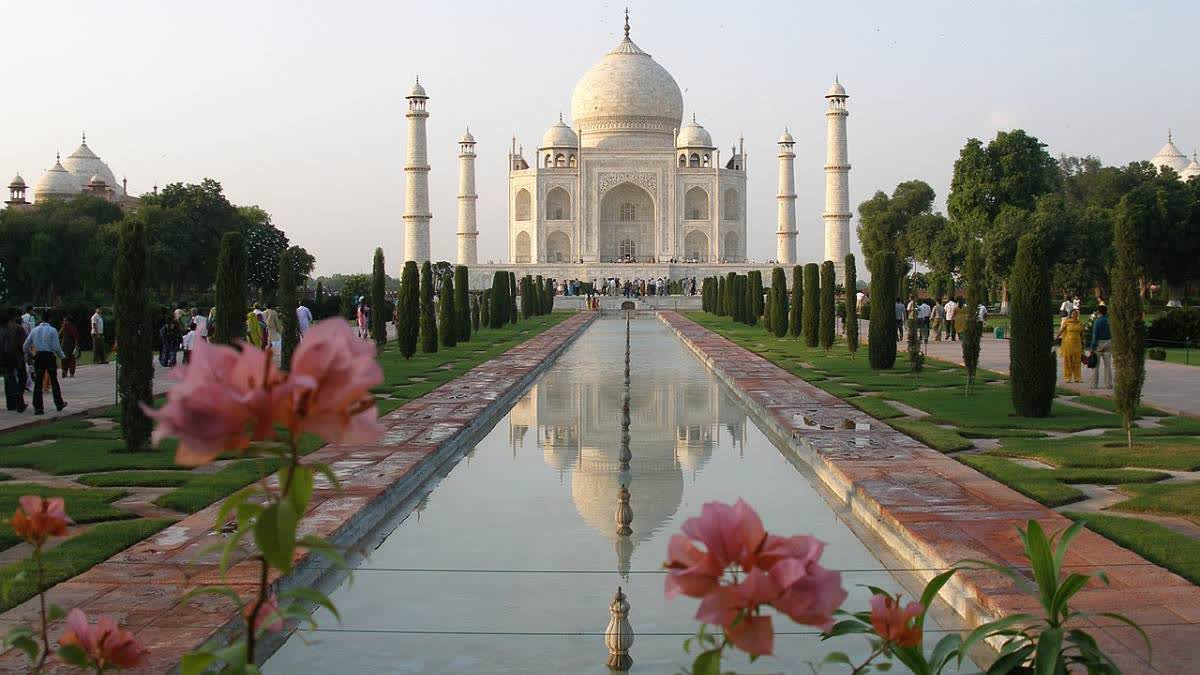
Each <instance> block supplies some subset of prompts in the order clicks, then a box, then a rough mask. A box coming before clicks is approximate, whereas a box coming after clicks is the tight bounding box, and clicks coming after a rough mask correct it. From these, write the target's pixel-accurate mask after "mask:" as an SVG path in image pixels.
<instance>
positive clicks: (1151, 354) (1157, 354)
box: [1146, 348, 1167, 361]
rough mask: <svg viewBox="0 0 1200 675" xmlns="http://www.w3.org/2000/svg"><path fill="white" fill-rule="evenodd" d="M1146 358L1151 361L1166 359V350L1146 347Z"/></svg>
mask: <svg viewBox="0 0 1200 675" xmlns="http://www.w3.org/2000/svg"><path fill="white" fill-rule="evenodd" d="M1146 358H1148V359H1150V360H1152V361H1166V360H1167V350H1165V349H1159V348H1153V349H1147V350H1146Z"/></svg>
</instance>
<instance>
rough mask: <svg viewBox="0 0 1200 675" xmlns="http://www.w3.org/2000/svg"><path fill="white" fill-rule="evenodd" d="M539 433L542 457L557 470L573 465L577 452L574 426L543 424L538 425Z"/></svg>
mask: <svg viewBox="0 0 1200 675" xmlns="http://www.w3.org/2000/svg"><path fill="white" fill-rule="evenodd" d="M538 433H540V434H541V439H540V443H541V445H542V459H543V460H544V461H545V462H546V465H547V466H550V467H552V468H554V469H557V470H559V471H565V470H568V469H570V468H571V467H573V466H575V458H576V457H577V456H578V454H579V434H578V433H576V431H575V428H574V427H559V426H543V427H538Z"/></svg>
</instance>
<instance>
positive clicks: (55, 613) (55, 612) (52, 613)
mask: <svg viewBox="0 0 1200 675" xmlns="http://www.w3.org/2000/svg"><path fill="white" fill-rule="evenodd" d="M66 615H67V613H66V612H65V611H63V608H62V607H59V606H58V605H55V604H53V603H51V604H50V606H49V607H48V608H46V618H47V619H48V620H50V621H58V620H59V619H61V618H63V617H65V616H66Z"/></svg>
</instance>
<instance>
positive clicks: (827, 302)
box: [820, 260, 837, 351]
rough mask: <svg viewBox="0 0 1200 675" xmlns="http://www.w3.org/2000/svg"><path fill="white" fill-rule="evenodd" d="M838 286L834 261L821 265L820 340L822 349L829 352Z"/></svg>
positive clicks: (831, 344)
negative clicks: (835, 291) (836, 288)
mask: <svg viewBox="0 0 1200 675" xmlns="http://www.w3.org/2000/svg"><path fill="white" fill-rule="evenodd" d="M836 284H837V274H836V272H835V270H834V267H833V261H832V260H826V261H825V262H823V263H821V318H820V331H821V333H820V338H821V347H822V348H823V349H824V350H825V351H829V350H830V349H831V348H832V347H833V335H834V321H835V318H836V315H835V314H834V307H833V305H834V286H835V285H836Z"/></svg>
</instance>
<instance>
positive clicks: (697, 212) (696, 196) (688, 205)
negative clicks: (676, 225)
mask: <svg viewBox="0 0 1200 675" xmlns="http://www.w3.org/2000/svg"><path fill="white" fill-rule="evenodd" d="M683 219H684V220H708V191H707V190H705V189H704V188H702V187H700V186H699V185H696V186H693V187H692V188H690V189H689V190H688V191H687V192H686V193H684V195H683Z"/></svg>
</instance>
